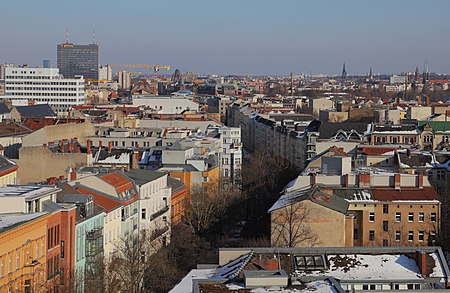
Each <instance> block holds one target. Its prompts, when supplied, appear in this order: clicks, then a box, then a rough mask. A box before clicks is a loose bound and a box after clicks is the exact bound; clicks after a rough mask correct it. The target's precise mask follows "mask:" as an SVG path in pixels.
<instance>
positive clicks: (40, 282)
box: [0, 215, 48, 293]
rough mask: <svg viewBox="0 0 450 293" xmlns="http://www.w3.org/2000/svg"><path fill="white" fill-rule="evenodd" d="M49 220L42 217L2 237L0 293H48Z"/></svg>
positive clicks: (7, 231) (0, 246) (44, 216)
mask: <svg viewBox="0 0 450 293" xmlns="http://www.w3.org/2000/svg"><path fill="white" fill-rule="evenodd" d="M47 218H48V215H43V216H40V217H38V218H35V219H33V220H30V221H27V222H25V223H23V224H21V225H19V226H17V227H14V228H11V229H8V230H6V231H5V232H2V233H1V234H0V243H1V245H0V293H7V292H26V291H28V288H29V290H30V291H29V292H46V289H45V285H46V281H47V280H46V262H47V260H46V257H47V253H46V252H47V247H46V235H47Z"/></svg>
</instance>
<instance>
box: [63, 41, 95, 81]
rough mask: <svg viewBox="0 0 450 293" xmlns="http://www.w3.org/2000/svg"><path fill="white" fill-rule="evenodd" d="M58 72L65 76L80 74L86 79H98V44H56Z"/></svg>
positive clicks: (70, 76)
mask: <svg viewBox="0 0 450 293" xmlns="http://www.w3.org/2000/svg"><path fill="white" fill-rule="evenodd" d="M57 50H58V52H57V59H58V62H57V63H58V68H59V72H60V74H62V75H63V76H64V77H65V78H73V77H75V76H76V75H82V76H83V77H84V78H86V79H94V80H97V79H98V45H97V44H89V45H74V44H72V43H68V42H66V43H64V44H60V45H58V46H57Z"/></svg>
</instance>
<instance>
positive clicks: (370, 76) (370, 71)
mask: <svg viewBox="0 0 450 293" xmlns="http://www.w3.org/2000/svg"><path fill="white" fill-rule="evenodd" d="M372 79H373V74H372V66H370V69H369V80H370V81H372Z"/></svg>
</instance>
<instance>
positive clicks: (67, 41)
mask: <svg viewBox="0 0 450 293" xmlns="http://www.w3.org/2000/svg"><path fill="white" fill-rule="evenodd" d="M68 43H69V30H68V29H66V44H68Z"/></svg>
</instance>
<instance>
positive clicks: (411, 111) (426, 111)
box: [406, 106, 432, 120]
mask: <svg viewBox="0 0 450 293" xmlns="http://www.w3.org/2000/svg"><path fill="white" fill-rule="evenodd" d="M431 114H432V108H431V107H423V106H418V107H409V108H408V111H407V113H406V117H407V118H408V119H417V120H423V119H425V118H427V117H429V116H431Z"/></svg>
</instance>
